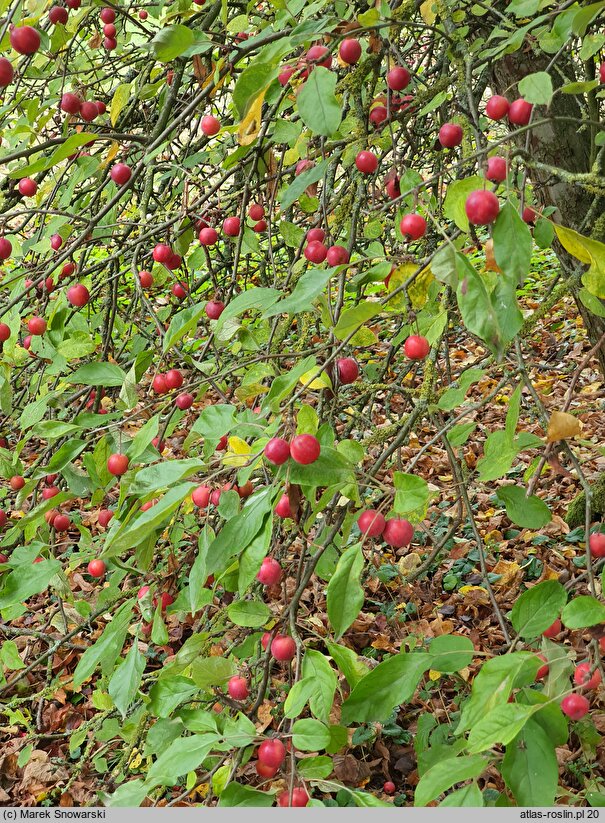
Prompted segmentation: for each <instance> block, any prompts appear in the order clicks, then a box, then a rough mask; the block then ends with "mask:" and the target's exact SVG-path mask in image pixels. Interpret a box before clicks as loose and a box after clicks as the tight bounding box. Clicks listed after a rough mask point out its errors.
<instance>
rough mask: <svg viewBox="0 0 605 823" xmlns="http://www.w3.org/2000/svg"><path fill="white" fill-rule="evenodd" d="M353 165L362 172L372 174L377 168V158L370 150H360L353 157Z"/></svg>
mask: <svg viewBox="0 0 605 823" xmlns="http://www.w3.org/2000/svg"><path fill="white" fill-rule="evenodd" d="M355 165H356V166H357V168H358V170H359V171H360V172H361V173H362V174H374V172H375V171H376V169H377V168H378V158H377V157H376V155H375V154H374V153H373V152H371V151H360V152H359V154H358V155H357V157H356V158H355Z"/></svg>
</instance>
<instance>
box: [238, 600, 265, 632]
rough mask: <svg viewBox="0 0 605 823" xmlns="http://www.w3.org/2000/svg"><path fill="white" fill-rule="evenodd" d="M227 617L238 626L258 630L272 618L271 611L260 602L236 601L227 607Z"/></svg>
mask: <svg viewBox="0 0 605 823" xmlns="http://www.w3.org/2000/svg"><path fill="white" fill-rule="evenodd" d="M227 616H228V618H229V620H231V621H232V622H233V623H235V625H236V626H246V627H248V628H252V629H255V628H258V627H259V626H263V625H264V624H265V623H266V622H267V620H269V618H270V617H271V610H270V609H269V607H268V606H267V605H266V603H262V602H261V601H260V600H235V601H234V602H233V603H231V604H230V605H229V606H228V607H227Z"/></svg>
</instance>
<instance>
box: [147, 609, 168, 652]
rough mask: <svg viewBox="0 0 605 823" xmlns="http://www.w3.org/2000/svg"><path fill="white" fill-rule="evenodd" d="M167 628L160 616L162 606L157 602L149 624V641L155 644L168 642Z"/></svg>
mask: <svg viewBox="0 0 605 823" xmlns="http://www.w3.org/2000/svg"><path fill="white" fill-rule="evenodd" d="M168 640H169V637H168V629H167V628H166V624H165V623H164V618H163V616H162V606H161V603H158V604H157V606H156V608H155V611H154V613H153V622H152V624H151V642H152V643H154V644H155V645H156V646H165V645H166V644H167V643H168Z"/></svg>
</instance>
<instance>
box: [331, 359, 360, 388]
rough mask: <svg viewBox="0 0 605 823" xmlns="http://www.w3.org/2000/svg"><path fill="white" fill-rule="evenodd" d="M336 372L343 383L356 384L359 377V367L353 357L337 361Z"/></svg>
mask: <svg viewBox="0 0 605 823" xmlns="http://www.w3.org/2000/svg"><path fill="white" fill-rule="evenodd" d="M336 371H337V372H338V379H339V381H340V382H341V383H344V384H348V383H354V382H355V381H356V380H357V378H358V377H359V366H358V365H357V361H356V360H354V359H353V358H352V357H341V358H340V360H337V361H336Z"/></svg>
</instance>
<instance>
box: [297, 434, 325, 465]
mask: <svg viewBox="0 0 605 823" xmlns="http://www.w3.org/2000/svg"><path fill="white" fill-rule="evenodd" d="M320 452H321V446H320V444H319V440H318V439H317V438H316V437H314V436H313V435H312V434H297V435H296V437H293V438H292V441H291V442H290V455H291V456H292V460H294V461H295V462H296V463H300V464H301V465H302V466H308V465H309V464H310V463H315V461H316V460H317V458H318V457H319V455H320Z"/></svg>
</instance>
